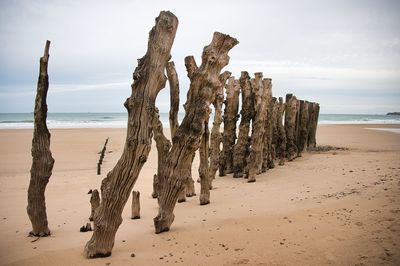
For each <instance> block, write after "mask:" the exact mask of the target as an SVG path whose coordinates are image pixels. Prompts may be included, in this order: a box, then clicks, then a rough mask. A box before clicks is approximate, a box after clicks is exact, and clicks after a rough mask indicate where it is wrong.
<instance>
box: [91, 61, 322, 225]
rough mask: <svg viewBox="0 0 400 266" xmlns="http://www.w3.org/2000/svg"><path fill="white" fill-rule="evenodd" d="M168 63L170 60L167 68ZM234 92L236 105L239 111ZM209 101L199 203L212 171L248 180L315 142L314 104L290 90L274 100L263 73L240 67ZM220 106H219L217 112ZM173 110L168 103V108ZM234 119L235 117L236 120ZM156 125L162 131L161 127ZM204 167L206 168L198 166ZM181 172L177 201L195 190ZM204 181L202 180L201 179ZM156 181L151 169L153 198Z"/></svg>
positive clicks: (136, 214) (136, 212) (135, 209)
mask: <svg viewBox="0 0 400 266" xmlns="http://www.w3.org/2000/svg"><path fill="white" fill-rule="evenodd" d="M173 65H174V64H173V63H172V64H171V65H170V67H171V66H173ZM175 89H176V87H175ZM175 91H176V90H174V89H171V97H172V95H175V96H174V97H173V98H174V101H171V105H174V104H176V102H179V98H178V97H177V96H176V94H175V93H174V92H175ZM240 95H241V96H242V106H241V107H242V109H241V111H240V113H239V97H240ZM213 105H214V121H213V126H212V130H211V135H209V134H208V131H209V130H208V124H209V123H208V121H206V122H205V124H204V127H205V130H204V134H203V137H202V139H206V141H205V142H204V143H206V145H204V146H203V145H201V147H200V149H199V153H200V157H202V156H203V157H204V154H208V158H206V163H205V164H203V165H200V167H199V175H200V178H199V179H198V182H200V184H201V189H200V190H201V193H200V204H201V205H204V204H207V203H209V199H210V196H209V192H207V190H209V189H212V181H213V179H214V178H215V176H216V172H217V171H218V170H219V176H225V175H227V174H233V177H234V178H240V177H244V178H246V179H248V182H249V183H252V182H255V181H256V175H259V174H261V173H264V172H266V171H267V170H268V169H272V168H274V167H275V163H276V162H278V164H279V165H284V164H285V161H286V160H288V161H292V160H293V159H295V158H296V157H301V155H302V152H304V151H307V150H312V149H313V148H315V147H316V130H317V124H318V116H319V104H318V103H314V102H308V101H304V100H298V99H297V98H296V96H294V95H293V94H287V95H286V102H283V98H282V97H279V99H277V98H276V97H272V82H271V79H267V78H264V79H263V74H262V73H260V72H259V73H255V77H254V78H252V79H250V77H249V74H248V72H246V71H243V72H242V74H241V77H240V79H239V80H238V79H235V77H233V76H232V77H229V79H228V81H227V83H226V85H225V92H224V91H222V90H220V91H219V92H217V94H216V95H215V99H214V102H213ZM223 105H224V106H225V110H224V114H223V115H222V107H223ZM173 109H174V108H173V106H171V110H173ZM174 117H175V118H176V117H177V112H175V113H172V114H171V116H170V118H171V119H170V128H171V129H172V130H171V131H173V127H174V123H175V125H177V119H174ZM239 118H241V119H240V123H239V125H238V121H239ZM157 121H158V123H160V122H159V120H157ZM222 121H223V122H222ZM160 124H161V123H160ZM221 125H223V128H222V133H220V131H221V128H220V127H221ZM237 126H238V128H237ZM159 129H160V130H162V127H161V128H159ZM237 132H238V134H237ZM158 133H160V132H158ZM155 138H156V139H157V137H155ZM164 138H165V137H164ZM165 139H166V138H165ZM165 139H164V141H165ZM156 142H159V140H158V141H156ZM207 143H210V144H207ZM221 144H222V145H221ZM168 145H169V144H168ZM220 146H222V150H221V149H220ZM191 162H193V160H192V161H191ZM160 163H162V162H160ZM190 167H191V165H190ZM206 167H207V168H208V169H206V170H204V169H202V168H206ZM207 170H208V175H206V176H207V177H208V178H203V177H204V171H207ZM187 177H188V178H187V181H186V186H185V187H184V189H183V190H182V192H181V193H180V195H179V198H178V202H184V201H186V197H192V196H195V195H196V193H195V190H194V181H193V179H192V176H191V172H189V175H188V176H187ZM204 180H206V181H207V182H208V183H207V182H202V181H204ZM157 186H158V180H157V174H155V175H154V180H153V193H152V196H153V198H157V196H158V192H157ZM207 188H208V189H207ZM139 195H140V193H139V192H138V191H133V192H132V214H131V218H132V219H137V218H140V199H139ZM92 197H93V196H92ZM91 202H92V200H91ZM95 206H98V204H97V203H96V205H95ZM92 212H93V205H92Z"/></svg>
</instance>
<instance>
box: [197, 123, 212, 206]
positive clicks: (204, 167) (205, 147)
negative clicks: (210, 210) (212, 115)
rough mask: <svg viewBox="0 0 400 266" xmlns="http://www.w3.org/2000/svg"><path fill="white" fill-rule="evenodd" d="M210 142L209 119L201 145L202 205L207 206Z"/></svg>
mask: <svg viewBox="0 0 400 266" xmlns="http://www.w3.org/2000/svg"><path fill="white" fill-rule="evenodd" d="M209 140H210V133H209V131H208V119H207V120H206V121H205V122H204V133H203V136H202V137H201V143H200V148H199V154H200V165H199V177H200V205H206V204H208V203H210V180H209V168H208V159H209Z"/></svg>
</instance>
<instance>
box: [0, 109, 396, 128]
mask: <svg viewBox="0 0 400 266" xmlns="http://www.w3.org/2000/svg"><path fill="white" fill-rule="evenodd" d="M127 117H128V114H127V113H49V114H48V115H47V125H48V127H49V128H125V127H126V125H127ZM183 117H184V114H183V113H179V114H178V120H179V121H182V119H183ZM160 120H161V122H162V123H163V126H164V127H165V128H168V127H169V122H168V113H160ZM211 121H212V119H210V125H211ZM318 123H319V124H400V115H379V114H376V115H365V114H320V116H319V121H318ZM24 128H33V113H0V129H24Z"/></svg>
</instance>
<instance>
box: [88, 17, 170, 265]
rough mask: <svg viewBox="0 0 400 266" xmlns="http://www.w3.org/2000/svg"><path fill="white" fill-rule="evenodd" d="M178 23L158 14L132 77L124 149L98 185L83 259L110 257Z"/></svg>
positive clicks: (146, 151)
mask: <svg viewBox="0 0 400 266" xmlns="http://www.w3.org/2000/svg"><path fill="white" fill-rule="evenodd" d="M177 26H178V19H177V18H176V17H175V15H174V14H172V13H171V12H168V11H162V12H160V15H159V16H158V17H157V18H156V25H155V26H154V27H153V29H152V30H151V31H150V33H149V41H148V49H147V52H146V54H145V55H144V57H142V58H141V59H139V60H138V66H137V67H136V69H135V72H134V73H133V79H134V82H133V84H132V86H131V87H132V94H131V97H130V98H128V99H127V100H126V102H125V107H126V108H127V110H128V128H127V136H126V142H125V147H124V150H123V152H122V155H121V158H120V159H119V161H118V162H117V164H116V165H115V167H114V168H113V169H112V170H111V171H110V172H109V173H108V174H107V177H106V178H104V179H103V181H102V184H101V203H100V206H99V208H98V209H97V210H96V212H95V215H94V233H93V236H92V238H91V239H90V240H89V242H87V244H86V246H85V250H84V255H85V256H86V257H87V258H95V257H105V256H109V255H111V250H112V248H113V246H114V239H115V234H116V232H117V230H118V227H119V225H120V224H121V222H122V217H121V213H122V210H123V208H124V206H125V204H126V202H127V200H128V198H129V195H130V193H131V190H132V188H133V185H134V184H135V182H136V180H137V178H138V175H139V173H140V170H141V169H142V166H143V164H144V163H145V162H146V160H147V156H148V154H149V152H150V148H151V138H152V134H153V130H152V125H153V118H154V110H155V100H156V97H157V94H158V92H159V91H160V90H161V89H162V88H163V87H164V86H165V83H166V80H167V78H166V77H165V75H164V69H165V67H166V65H167V62H168V60H169V59H170V57H171V54H170V51H171V47H172V44H173V41H174V38H175V33H176V29H177Z"/></svg>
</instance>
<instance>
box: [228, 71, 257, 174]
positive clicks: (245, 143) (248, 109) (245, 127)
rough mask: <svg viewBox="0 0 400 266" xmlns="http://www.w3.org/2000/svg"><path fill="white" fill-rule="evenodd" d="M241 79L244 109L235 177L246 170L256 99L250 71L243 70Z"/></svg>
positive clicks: (235, 163) (240, 126)
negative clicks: (254, 98)
mask: <svg viewBox="0 0 400 266" xmlns="http://www.w3.org/2000/svg"><path fill="white" fill-rule="evenodd" d="M239 81H240V89H241V92H242V110H241V111H240V114H241V120H240V125H239V135H238V139H237V142H236V144H235V146H234V148H233V177H235V178H238V177H242V176H243V174H244V171H245V164H246V158H247V157H246V150H248V148H249V131H250V122H251V119H252V118H253V116H254V100H253V97H252V91H251V85H250V76H249V73H248V72H247V71H242V73H241V76H240V79H239Z"/></svg>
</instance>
